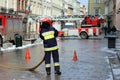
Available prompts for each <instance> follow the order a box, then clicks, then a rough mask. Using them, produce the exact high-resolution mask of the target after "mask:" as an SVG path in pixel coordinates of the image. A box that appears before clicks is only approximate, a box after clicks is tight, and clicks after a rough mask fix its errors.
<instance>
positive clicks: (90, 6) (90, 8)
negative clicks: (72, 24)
mask: <svg viewBox="0 0 120 80" xmlns="http://www.w3.org/2000/svg"><path fill="white" fill-rule="evenodd" d="M104 1H105V0H99V3H96V0H89V1H88V14H89V15H96V14H95V9H99V14H104V13H105V6H104Z"/></svg>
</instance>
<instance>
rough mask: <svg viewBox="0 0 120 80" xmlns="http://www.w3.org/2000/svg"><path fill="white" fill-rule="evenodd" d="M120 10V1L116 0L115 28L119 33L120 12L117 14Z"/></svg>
mask: <svg viewBox="0 0 120 80" xmlns="http://www.w3.org/2000/svg"><path fill="white" fill-rule="evenodd" d="M119 8H120V0H116V23H115V24H116V27H117V30H119V31H120V12H118V10H119Z"/></svg>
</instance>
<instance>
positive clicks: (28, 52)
mask: <svg viewBox="0 0 120 80" xmlns="http://www.w3.org/2000/svg"><path fill="white" fill-rule="evenodd" d="M25 58H26V59H30V51H29V49H28V48H26V56H25Z"/></svg>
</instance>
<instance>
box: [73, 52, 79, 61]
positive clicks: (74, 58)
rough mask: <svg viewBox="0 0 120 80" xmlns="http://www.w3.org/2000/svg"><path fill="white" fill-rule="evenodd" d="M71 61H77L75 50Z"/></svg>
mask: <svg viewBox="0 0 120 80" xmlns="http://www.w3.org/2000/svg"><path fill="white" fill-rule="evenodd" d="M72 60H73V61H77V60H78V58H77V53H76V50H74V55H73V59H72Z"/></svg>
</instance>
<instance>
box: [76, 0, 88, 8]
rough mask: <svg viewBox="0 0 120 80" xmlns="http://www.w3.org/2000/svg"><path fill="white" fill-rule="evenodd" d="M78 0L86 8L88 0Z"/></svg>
mask: <svg viewBox="0 0 120 80" xmlns="http://www.w3.org/2000/svg"><path fill="white" fill-rule="evenodd" d="M78 1H79V2H81V3H82V4H84V5H85V7H86V8H87V7H88V0H78Z"/></svg>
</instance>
